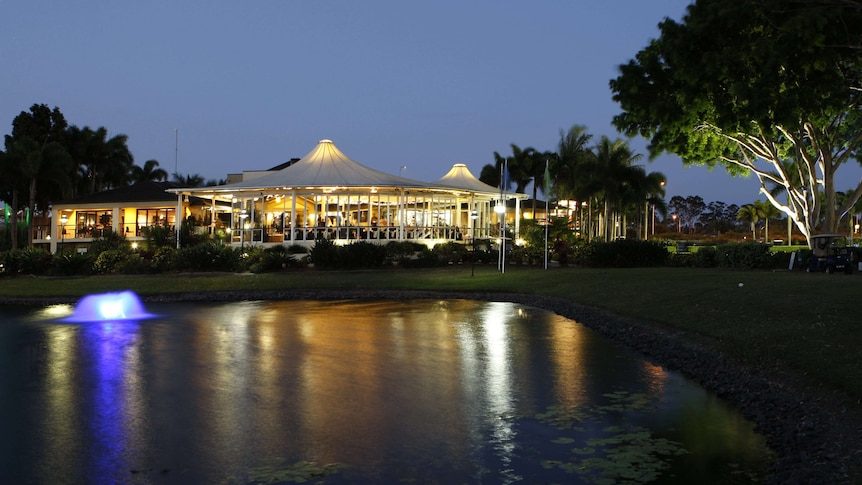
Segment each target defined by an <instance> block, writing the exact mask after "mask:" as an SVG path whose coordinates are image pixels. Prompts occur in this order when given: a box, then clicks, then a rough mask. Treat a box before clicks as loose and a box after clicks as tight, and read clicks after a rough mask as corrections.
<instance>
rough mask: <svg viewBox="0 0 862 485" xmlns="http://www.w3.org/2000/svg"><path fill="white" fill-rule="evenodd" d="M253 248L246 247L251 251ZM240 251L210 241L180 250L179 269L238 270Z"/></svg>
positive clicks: (177, 261)
mask: <svg viewBox="0 0 862 485" xmlns="http://www.w3.org/2000/svg"><path fill="white" fill-rule="evenodd" d="M250 250H252V248H248V249H246V251H250ZM240 259H241V255H240V251H239V250H234V249H233V248H232V247H230V246H225V245H223V244H218V243H216V242H213V241H209V242H206V243H203V244H197V245H194V246H189V247H184V248H181V249H179V250H178V252H177V257H176V268H177V270H181V271H182V270H186V271H236V270H238V269H239V268H240Z"/></svg>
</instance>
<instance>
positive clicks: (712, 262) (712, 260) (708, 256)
mask: <svg viewBox="0 0 862 485" xmlns="http://www.w3.org/2000/svg"><path fill="white" fill-rule="evenodd" d="M691 259H692V265H693V266H694V267H696V268H715V267H716V266H718V253H717V252H716V250H715V248H714V247H712V246H704V247H701V248H698V250H697V251H695V252H694V253H692V254H691Z"/></svg>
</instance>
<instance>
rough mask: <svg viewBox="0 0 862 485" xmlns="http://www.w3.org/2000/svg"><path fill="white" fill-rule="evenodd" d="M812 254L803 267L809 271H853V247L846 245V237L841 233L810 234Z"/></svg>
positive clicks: (847, 272)
mask: <svg viewBox="0 0 862 485" xmlns="http://www.w3.org/2000/svg"><path fill="white" fill-rule="evenodd" d="M811 242H812V250H811V251H812V254H811V257H810V258H809V259H808V266H807V267H806V268H805V270H806V271H808V272H809V273H814V272H819V271H825V272H826V273H834V272H836V271H843V272H844V273H845V274H850V273H852V272H853V248H851V247H849V246H847V239H845V237H844V236H843V235H841V234H818V235H816V236H811Z"/></svg>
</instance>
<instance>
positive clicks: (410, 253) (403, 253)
mask: <svg viewBox="0 0 862 485" xmlns="http://www.w3.org/2000/svg"><path fill="white" fill-rule="evenodd" d="M384 247H385V248H386V259H387V261H389V262H390V263H394V264H404V263H406V262H407V261H409V260H411V259H413V257H414V256H415V254H416V252H417V251H421V250H422V248H425V246H424V245H420V248H418V249H417V247H416V244H414V243H412V242H409V241H389V243H388V244H386V246H384Z"/></svg>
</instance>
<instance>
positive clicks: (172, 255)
mask: <svg viewBox="0 0 862 485" xmlns="http://www.w3.org/2000/svg"><path fill="white" fill-rule="evenodd" d="M178 266H179V264H178V261H177V250H176V249H175V248H173V247H171V246H162V247H160V248H158V249H156V252H155V253H153V262H152V268H153V270H155V271H158V272H160V273H167V272H170V271H176V270H177V268H178Z"/></svg>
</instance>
